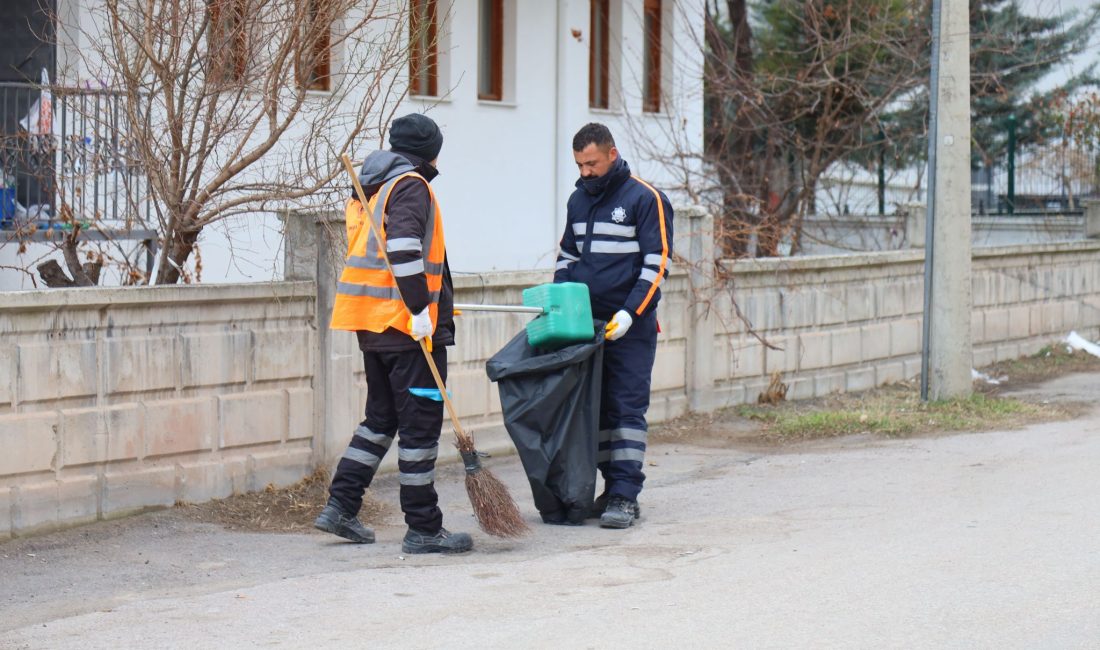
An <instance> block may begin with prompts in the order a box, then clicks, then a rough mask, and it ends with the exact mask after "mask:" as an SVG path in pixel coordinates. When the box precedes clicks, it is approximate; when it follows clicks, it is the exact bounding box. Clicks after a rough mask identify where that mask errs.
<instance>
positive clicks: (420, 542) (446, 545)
mask: <svg viewBox="0 0 1100 650" xmlns="http://www.w3.org/2000/svg"><path fill="white" fill-rule="evenodd" d="M473 547H474V540H473V539H471V538H470V536H469V535H468V534H466V533H452V532H451V531H449V530H447V529H446V528H440V529H439V532H437V533H426V532H424V531H420V530H416V529H415V528H410V529H409V532H407V533H405V539H404V540H402V541H401V551H402V552H404V553H409V554H411V555H416V554H420V553H465V552H466V551H468V550H470V549H472V548H473Z"/></svg>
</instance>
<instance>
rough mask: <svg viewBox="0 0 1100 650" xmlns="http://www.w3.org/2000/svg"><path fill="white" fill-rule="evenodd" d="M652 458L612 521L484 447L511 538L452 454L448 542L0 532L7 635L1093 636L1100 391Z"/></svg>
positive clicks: (658, 640)
mask: <svg viewBox="0 0 1100 650" xmlns="http://www.w3.org/2000/svg"><path fill="white" fill-rule="evenodd" d="M1055 388H1056V390H1055V391H1054V392H1055V393H1057V392H1059V391H1061V392H1062V394H1064V395H1069V396H1075V395H1076V396H1078V397H1083V396H1085V395H1091V396H1093V399H1095V396H1097V395H1100V376H1094V375H1089V376H1077V377H1071V378H1066V379H1063V380H1060V381H1059V382H1056V387H1055ZM1052 394H1053V393H1052ZM649 459H650V460H652V461H654V462H656V466H650V467H647V468H646V469H647V472H648V473H649V475H650V480H649V481H648V482H647V488H646V490H645V492H643V499H642V505H643V510H644V513H643V514H644V515H645V518H644V520H643V521H642V523H641V525H639V526H636V527H634V528H632V529H629V530H626V531H611V530H602V529H600V528H597V527H596V526H594V525H589V526H586V527H583V528H564V527H551V526H544V525H541V524H536V523H535V520H536V514H535V512H534V509H533V508H532V506H531V505H530V495H529V493H528V492H527V487H526V481H525V479H524V477H523V475H522V472H521V470H520V468H519V464H518V461H517V460H516V459H515V458H514V457H511V458H501V459H493V460H491V461H490V462H491V463H492V464H491V467H492V468H493V470H494V472H496V473H497V474H498V475H499V476H500V477H501V478H502V479H504V480H505V481H506V482H507V483H508V484H509V486H510V488H511V489H512V491H513V494H514V495H515V496H516V497H517V500H518V501H519V502H520V504H521V507H522V509H523V510H524V511H525V513H526V514H527V515H528V517H529V519H530V520H531V521H532V523H533V525H534V526H535V528H534V534H533V535H531V536H530V537H529V538H527V539H524V540H521V541H517V542H505V541H500V540H495V539H492V538H489V537H487V536H486V535H484V534H483V533H480V532H477V531H475V529H474V526H473V525H472V520H471V516H470V514H469V506H468V505H467V503H466V500H465V495H464V493H463V492H462V491H461V490H462V488H461V480H460V473H459V468H457V467H449V468H446V470H445V472H444V475H443V476H442V478H441V479H440V486H441V492H442V503H443V505H444V507H445V512H446V514H447V521H446V524H447V525H448V527H450V528H452V529H453V530H469V531H471V532H474V533H475V543H476V544H477V545H478V548H477V550H476V551H475V552H473V553H470V554H466V555H463V556H456V557H402V556H401V553H400V538H401V535H402V534H403V532H404V529H403V527H402V526H400V520H399V517H398V516H394V517H391V518H390V519H389V520H388V521H387V522H386V524H385V525H383V526H380V527H378V543H376V544H374V545H371V546H355V545H350V544H343V543H339V542H334V541H333V540H335V538H331V537H330V536H326V535H323V534H320V533H316V534H301V535H272V534H243V533H232V532H227V531H224V530H221V529H219V528H217V527H215V526H211V525H204V524H196V523H193V522H188V521H186V520H184V519H182V518H181V517H180V516H179V514H178V513H174V512H171V511H169V512H162V513H154V514H151V515H144V516H141V517H135V518H131V519H128V520H124V521H119V522H106V523H100V524H95V525H92V526H87V527H84V528H79V529H75V530H70V531H66V532H62V533H57V534H54V535H47V536H43V537H38V538H31V539H26V540H15V541H13V542H9V543H6V544H0V648H4V649H7V648H151V647H156V648H175V647H187V648H229V647H233V648H250V647H286V648H320V647H344V648H358V647H372V648H390V647H404V648H436V647H439V648H516V647H524V648H605V647H631V648H680V647H754V648H755V647H784V648H786V647H814V648H820V647H874V648H880V647H898V648H901V647H904V648H941V647H966V648H974V647H983V648H1003V647H1020V648H1025V647H1026V648H1034V647H1059V648H1073V647H1081V648H1085V647H1097V640H1098V639H1100V552H1098V540H1100V509H1098V508H1097V503H1098V502H1100V496H1098V495H1100V472H1098V471H1097V459H1100V414H1096V413H1094V414H1093V415H1091V416H1089V417H1087V418H1083V419H1081V420H1077V421H1074V422H1063V423H1053V424H1045V425H1039V426H1034V427H1031V428H1028V429H1026V430H1021V431H1011V432H994V433H985V434H963V435H953V436H944V437H933V438H919V439H909V440H878V439H872V438H869V437H850V438H845V439H841V440H833V441H824V442H818V443H814V444H808V445H803V446H799V447H798V448H796V449H793V450H785V451H776V452H774V453H765V454H760V453H758V452H756V453H749V452H746V451H739V450H736V449H713V448H702V447H690V446H683V445H680V446H671V445H661V446H657V447H655V448H654V449H652V450H651V453H650V455H649ZM382 483H383V484H382V485H380V486H379V488H378V490H377V496H378V497H379V498H380V499H383V500H388V501H390V502H393V503H396V497H397V495H396V485H395V484H393V482H392V478H389V479H386V480H385V481H383V482H382Z"/></svg>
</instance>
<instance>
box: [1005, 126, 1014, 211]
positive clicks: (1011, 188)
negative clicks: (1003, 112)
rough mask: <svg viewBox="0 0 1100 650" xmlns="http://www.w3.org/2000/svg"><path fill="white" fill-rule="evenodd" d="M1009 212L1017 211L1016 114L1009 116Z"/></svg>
mask: <svg viewBox="0 0 1100 650" xmlns="http://www.w3.org/2000/svg"><path fill="white" fill-rule="evenodd" d="M1007 207H1008V213H1009V214H1013V213H1015V212H1016V116H1015V115H1009V116H1008V206H1007Z"/></svg>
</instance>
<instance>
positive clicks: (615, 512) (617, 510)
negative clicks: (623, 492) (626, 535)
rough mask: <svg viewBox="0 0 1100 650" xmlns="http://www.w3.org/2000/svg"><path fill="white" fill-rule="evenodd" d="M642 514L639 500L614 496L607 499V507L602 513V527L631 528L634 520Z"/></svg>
mask: <svg viewBox="0 0 1100 650" xmlns="http://www.w3.org/2000/svg"><path fill="white" fill-rule="evenodd" d="M641 514H642V511H641V508H639V507H638V502H637V501H635V500H634V499H628V498H626V497H620V496H612V497H610V498H609V499H608V500H607V509H606V510H604V511H603V514H602V515H600V526H601V527H602V528H630V526H631V525H633V524H634V520H635V519H637V518H638V517H640V516H641Z"/></svg>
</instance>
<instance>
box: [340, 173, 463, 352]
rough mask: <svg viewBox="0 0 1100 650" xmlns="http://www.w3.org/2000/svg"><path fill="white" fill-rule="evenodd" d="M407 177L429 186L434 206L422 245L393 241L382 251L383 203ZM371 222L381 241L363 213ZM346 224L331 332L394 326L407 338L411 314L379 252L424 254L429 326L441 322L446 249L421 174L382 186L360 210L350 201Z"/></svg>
mask: <svg viewBox="0 0 1100 650" xmlns="http://www.w3.org/2000/svg"><path fill="white" fill-rule="evenodd" d="M406 177H412V178H418V179H420V180H421V181H422V182H423V183H424V184H425V185H427V187H428V193H429V195H431V199H432V203H431V208H430V209H429V211H428V224H427V227H426V228H425V229H424V230H425V233H426V234H425V237H424V240H423V241H422V242H418V241H416V240H414V239H395V240H393V241H392V242H390V248H389V249H387V247H386V244H387V242H386V219H385V215H386V204H387V203H388V202H389V199H390V193H391V192H392V190H393V186H394V185H395V184H397V182H398V181H399V180H401V179H402V178H406ZM368 214H370V215H371V216H370V218H371V220H372V221H374V225H375V228H377V229H378V231H379V232H380V233H381V235H382V241H381V242H379V241H377V240H376V239H375V237H374V234H373V233H372V232H371V229H370V227H369V226H368V225H367V223H366V219H367V218H368V217H367V215H368ZM344 225H345V226H346V227H347V231H348V254H347V257H346V258H345V260H344V270H343V272H341V273H340V281H339V283H338V284H337V286H336V302H335V304H334V305H333V307H332V321H331V323H330V324H329V327H331V328H332V329H334V330H351V331H357V330H366V331H368V332H383V331H385V330H386V328H389V327H392V328H393V329H395V330H398V331H401V332H404V333H406V334H410V331H409V310H408V308H407V307H405V303H404V302H403V301H402V300H401V294H400V293H399V292H398V290H397V282H396V281H395V280H394V277H393V275H392V274H391V273H390V270H389V269H388V268H387V267H386V262H385V259H384V258H383V257H382V253H383V251H386V250H388V251H389V252H391V253H392V252H395V251H399V250H409V248H408V247H410V246H415V247H416V248H418V249H420V250H421V251H422V254H423V261H424V274H425V275H426V276H427V278H428V293H429V295H430V296H431V304H430V305H429V306H428V313H429V314H430V315H431V317H432V325H433V327H434V326H435V325H437V324H438V322H439V293H440V291H441V290H442V288H443V257H444V254H445V252H446V246H445V244H444V241H443V217H442V214H441V213H440V210H439V204H438V203H436V200H435V193H434V192H432V187H431V185H428V181H427V180H425V179H424V177H423V176H421V175H420V174H417V173H416V172H408V173H405V174H401V175H400V176H397V177H396V178H393V179H391V180H389V181H388V182H386V184H385V185H383V186H382V188H381V189H379V190H378V192H377V193H376V194H375V195H374V196H372V197H371V198H370V199H368V200H367V206H366V208H365V209H364V207H363V204H362V203H360V202H359V200H358V199H348V202H347V205H346V206H345V208H344Z"/></svg>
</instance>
